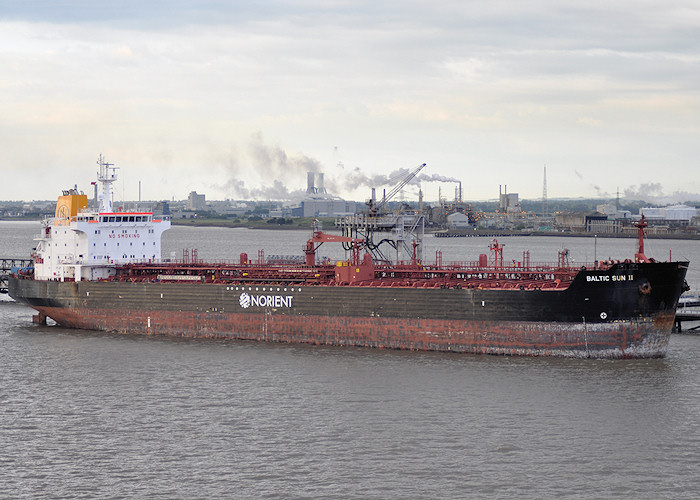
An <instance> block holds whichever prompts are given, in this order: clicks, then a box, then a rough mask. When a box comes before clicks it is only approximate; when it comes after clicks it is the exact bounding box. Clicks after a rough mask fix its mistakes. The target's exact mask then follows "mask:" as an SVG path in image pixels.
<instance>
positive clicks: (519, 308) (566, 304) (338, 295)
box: [9, 262, 687, 358]
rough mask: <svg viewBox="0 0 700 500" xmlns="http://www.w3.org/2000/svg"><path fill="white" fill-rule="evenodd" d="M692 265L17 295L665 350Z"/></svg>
mask: <svg viewBox="0 0 700 500" xmlns="http://www.w3.org/2000/svg"><path fill="white" fill-rule="evenodd" d="M686 269H687V263H684V262H681V263H622V264H616V265H614V266H613V267H612V268H610V269H608V270H605V271H596V270H588V271H581V272H580V273H579V274H578V275H577V276H576V278H575V279H574V281H573V282H572V284H571V285H570V286H569V287H568V288H567V289H563V290H562V289H556V290H537V289H522V290H521V289H519V288H517V287H514V288H510V289H506V288H500V289H484V290H482V289H454V288H450V289H447V288H443V289H440V288H429V289H423V288H407V287H381V286H380V287H367V286H291V287H283V286H277V285H272V286H270V285H267V286H266V285H262V284H258V285H224V284H202V283H197V284H194V283H150V282H136V283H127V282H63V283H61V282H55V281H34V280H29V279H16V278H14V279H11V280H10V284H9V289H10V295H11V296H12V297H14V298H15V299H16V300H18V301H21V302H24V303H26V304H28V305H30V306H31V307H33V308H35V309H36V310H37V311H39V313H40V314H42V315H45V316H48V317H51V318H52V319H54V320H55V321H56V322H57V323H59V324H61V325H63V326H67V327H76V328H86V329H95V330H104V331H116V332H122V333H134V334H151V335H175V336H188V337H214V338H241V339H254V340H264V341H279V342H305V343H314V344H330V345H356V346H368V347H387V348H396V349H421V350H438V351H453V352H469V353H488V354H509V355H551V356H563V357H600V358H628V357H659V356H663V355H664V354H665V352H666V347H667V344H668V339H669V336H670V333H671V329H672V326H673V319H674V315H675V309H676V305H677V302H678V298H679V297H680V294H681V292H682V287H683V283H684V278H685V272H686Z"/></svg>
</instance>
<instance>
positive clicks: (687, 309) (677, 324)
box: [673, 295, 700, 333]
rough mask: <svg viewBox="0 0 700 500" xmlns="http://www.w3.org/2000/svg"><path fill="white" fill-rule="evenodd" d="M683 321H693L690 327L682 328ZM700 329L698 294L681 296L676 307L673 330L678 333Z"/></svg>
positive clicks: (699, 299) (699, 298)
mask: <svg viewBox="0 0 700 500" xmlns="http://www.w3.org/2000/svg"><path fill="white" fill-rule="evenodd" d="M683 322H686V323H687V322H691V323H695V325H693V326H691V327H690V328H686V329H685V330H683ZM698 329H700V295H687V296H681V298H680V300H679V301H678V307H677V308H676V319H675V320H674V327H673V331H674V332H677V333H680V332H683V331H686V332H691V331H695V330H698Z"/></svg>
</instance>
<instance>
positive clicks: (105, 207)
mask: <svg viewBox="0 0 700 500" xmlns="http://www.w3.org/2000/svg"><path fill="white" fill-rule="evenodd" d="M97 164H98V165H99V166H100V171H99V172H98V173H97V180H98V181H99V182H101V183H102V202H101V203H100V210H101V211H102V212H111V211H112V183H113V182H114V181H116V180H117V169H118V168H119V167H115V166H114V163H107V162H106V161H105V159H104V157H103V156H102V153H100V156H99V157H98V158H97Z"/></svg>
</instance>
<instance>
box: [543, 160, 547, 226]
mask: <svg viewBox="0 0 700 500" xmlns="http://www.w3.org/2000/svg"><path fill="white" fill-rule="evenodd" d="M542 217H547V164H545V165H544V180H543V181H542Z"/></svg>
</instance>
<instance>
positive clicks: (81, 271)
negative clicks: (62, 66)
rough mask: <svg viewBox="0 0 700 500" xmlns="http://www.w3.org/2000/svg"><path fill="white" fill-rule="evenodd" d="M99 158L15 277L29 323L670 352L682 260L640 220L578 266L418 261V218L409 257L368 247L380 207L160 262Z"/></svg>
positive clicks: (453, 346)
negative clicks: (625, 251)
mask: <svg viewBox="0 0 700 500" xmlns="http://www.w3.org/2000/svg"><path fill="white" fill-rule="evenodd" d="M98 164H99V167H100V170H99V173H98V178H97V180H98V182H99V183H100V184H101V185H102V193H101V194H100V195H98V194H97V187H95V202H94V205H93V207H89V206H88V198H87V195H85V194H83V193H82V192H79V191H78V190H77V187H76V188H75V189H70V190H67V191H64V192H63V194H62V195H61V196H60V197H59V198H58V202H57V205H56V211H55V216H54V217H51V218H47V219H46V220H44V221H43V223H42V229H41V234H39V235H38V237H37V238H36V240H37V246H36V248H35V250H34V252H33V254H32V259H33V266H32V267H30V268H26V269H22V270H17V272H16V273H15V274H13V275H12V276H11V278H10V280H9V293H10V295H11V296H12V297H13V298H14V299H15V300H17V301H19V302H22V303H25V304H27V305H29V306H30V307H32V308H34V309H35V310H36V311H37V314H35V316H34V320H35V321H36V322H44V323H45V322H46V318H51V319H53V320H54V321H55V322H56V323H57V324H58V325H60V326H63V327H71V328H80V329H89V330H100V331H106V332H117V333H124V334H141V335H168V336H175V337H193V338H215V339H247V340H256V341H268V342H291V343H307V344H317V345H333V346H358V347H371V348H390V349H408V350H426V351H445V352H456V353H473V354H496V355H527V356H558V357H573V358H611V359H617V358H650V357H662V356H664V355H665V353H666V349H667V345H668V342H669V338H670V334H671V330H672V327H673V323H674V316H675V311H676V306H677V303H678V300H679V297H680V295H681V293H682V292H683V291H684V290H685V288H686V287H687V285H685V274H686V271H687V268H688V262H659V261H655V260H653V259H650V258H647V257H646V255H645V254H644V228H645V226H646V223H645V221H644V220H643V219H642V220H641V222H639V223H638V224H637V226H638V232H639V249H638V251H637V253H636V254H635V255H634V256H633V258H631V259H625V260H620V261H612V260H607V261H598V262H594V263H593V264H592V265H589V266H583V267H582V266H572V265H570V264H569V261H568V252H567V251H564V250H562V251H560V252H559V257H558V259H557V262H556V263H552V264H549V265H544V264H532V263H531V262H530V260H529V255H528V254H527V252H525V253H524V254H523V260H522V261H520V262H515V261H513V262H512V263H504V261H503V246H502V245H500V244H499V243H498V242H497V241H496V240H493V241H492V242H490V244H489V253H488V254H486V253H485V254H481V255H479V256H478V258H477V259H475V260H474V261H472V262H459V263H448V262H442V259H441V257H440V254H439V253H438V254H436V259H435V262H434V263H430V264H428V263H426V262H425V261H424V260H423V259H422V254H421V252H420V248H421V241H420V239H417V238H413V237H407V236H406V235H407V234H409V235H410V234H411V233H410V231H408V232H406V231H404V230H403V229H405V228H406V227H408V228H416V227H419V226H420V223H421V222H420V221H419V220H418V219H416V217H420V215H416V214H405V215H401V216H393V217H394V218H393V219H392V220H393V224H396V221H397V220H399V219H400V220H401V224H400V228H399V229H396V227H395V228H394V230H393V232H392V234H394V235H400V237H396V238H398V239H396V238H395V239H394V240H393V242H392V241H390V238H385V240H383V241H389V242H390V243H392V244H393V246H392V248H394V249H398V248H400V247H401V244H407V248H408V249H409V251H408V254H407V255H406V258H405V259H400V258H399V259H388V258H387V257H386V255H384V254H380V253H377V252H376V251H375V250H377V249H378V247H379V245H378V244H375V243H374V241H373V240H374V231H378V230H380V229H381V228H382V227H384V226H387V227H388V223H387V222H386V217H384V216H382V215H381V214H378V213H377V212H376V210H372V211H370V212H369V213H368V214H365V215H362V216H354V217H353V218H349V219H347V220H345V221H341V222H340V223H339V224H338V227H339V228H340V234H330V233H326V232H323V231H321V230H320V229H319V228H318V227H314V228H313V229H312V233H311V236H310V238H309V240H308V242H307V243H306V245H305V247H304V248H303V254H302V252H300V255H299V256H298V257H296V258H279V257H276V258H265V256H264V253H263V252H262V251H259V252H258V254H257V258H255V259H251V258H249V256H248V254H246V253H242V254H241V255H240V258H239V259H238V261H237V262H236V263H208V262H204V261H201V260H200V259H198V258H197V256H196V255H192V256H189V255H188V256H187V257H186V258H185V257H184V256H183V259H180V260H177V261H175V260H173V259H163V258H161V235H162V233H163V232H164V231H166V230H167V229H168V228H169V227H170V221H169V220H168V218H167V217H163V216H160V217H159V216H157V215H154V214H153V213H152V212H135V211H132V212H127V211H120V210H116V211H115V210H114V209H113V207H112V202H111V184H112V183H113V182H114V180H115V179H116V167H114V166H113V165H112V164H109V163H106V162H105V161H104V159H103V158H102V157H101V156H100V159H99V160H98ZM96 186H97V185H96ZM370 206H371V204H370ZM374 208H376V207H374ZM382 217H384V218H382ZM397 217H398V218H397ZM358 221H359V222H358ZM358 228H361V230H360V229H358ZM362 231H364V232H362ZM399 240H400V241H399ZM325 243H329V244H330V243H337V244H342V245H343V246H344V248H345V249H346V259H345V260H340V261H335V262H329V261H327V260H321V259H319V258H318V256H317V253H318V248H319V247H320V245H322V244H325ZM397 255H398V254H397ZM399 257H400V255H399Z"/></svg>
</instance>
